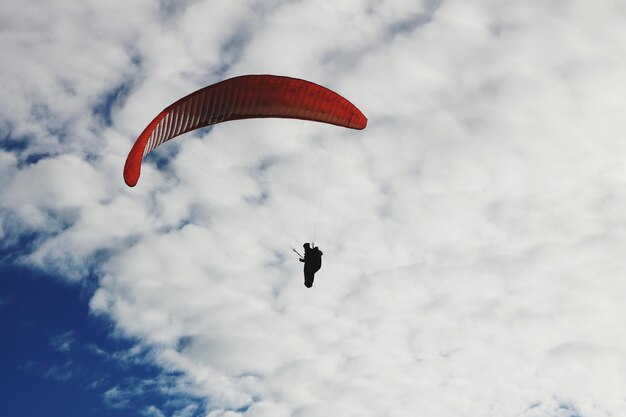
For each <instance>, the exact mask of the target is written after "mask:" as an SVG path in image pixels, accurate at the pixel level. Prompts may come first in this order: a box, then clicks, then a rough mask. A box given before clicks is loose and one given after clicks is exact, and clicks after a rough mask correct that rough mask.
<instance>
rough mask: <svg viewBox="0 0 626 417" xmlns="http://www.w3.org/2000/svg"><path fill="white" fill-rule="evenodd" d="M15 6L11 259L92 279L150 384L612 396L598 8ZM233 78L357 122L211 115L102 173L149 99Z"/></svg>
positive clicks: (544, 409)
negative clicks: (298, 250)
mask: <svg viewBox="0 0 626 417" xmlns="http://www.w3.org/2000/svg"><path fill="white" fill-rule="evenodd" d="M11 3H12V2H5V3H4V4H2V5H0V16H2V17H1V18H0V30H1V32H0V36H2V42H0V53H1V54H2V56H3V66H2V70H1V71H0V81H1V83H0V85H2V87H1V88H2V94H0V129H1V134H2V147H3V149H2V151H1V152H0V173H1V174H2V176H1V177H0V195H1V198H0V215H1V216H2V217H1V218H0V221H1V223H0V224H1V229H0V236H2V242H3V243H2V245H3V249H4V250H6V251H9V252H8V253H10V254H11V255H10V256H8V257H7V262H19V263H22V264H26V265H30V266H32V267H33V268H43V269H47V270H52V271H55V272H56V273H58V274H60V275H61V276H63V277H66V278H67V279H68V280H71V281H73V282H77V283H78V282H80V281H81V280H84V279H85V278H86V277H87V276H95V277H97V288H96V290H95V293H94V295H93V297H92V299H91V304H90V305H91V308H92V310H93V312H94V313H97V314H102V315H106V316H107V317H110V318H111V319H112V320H113V321H114V323H115V325H116V331H117V332H119V333H120V334H123V335H125V336H127V337H132V338H136V340H138V341H139V343H140V344H141V345H142V346H143V348H142V349H149V351H150V360H152V361H153V362H154V363H155V364H157V365H158V366H159V367H160V368H161V369H162V370H163V372H164V374H167V375H170V376H171V375H175V376H176V377H175V378H174V379H172V378H171V377H168V378H167V381H168V382H167V384H165V386H166V387H167V389H163V390H162V392H163V394H164V395H167V394H168V393H171V392H185V393H187V394H189V395H190V396H193V398H203V399H204V401H205V405H206V408H207V410H208V411H206V412H207V413H208V415H210V416H214V417H217V416H233V415H247V416H270V415H271V416H289V415H298V416H307V417H310V416H328V415H344V416H379V415H390V416H406V415H415V414H416V413H419V414H423V415H428V416H433V417H437V416H476V415H481V416H528V417H561V416H609V415H620V414H623V413H624V412H626V397H625V396H624V392H626V381H625V380H624V374H625V373H624V371H626V359H625V358H626V332H625V331H624V329H623V322H622V320H623V318H624V317H626V307H624V303H622V300H621V295H623V294H625V293H626V283H625V281H624V276H625V275H626V262H625V261H624V256H623V255H624V253H625V252H626V241H625V237H626V236H625V228H624V224H626V216H625V214H624V210H623V207H625V205H626V191H625V190H626V170H625V169H624V168H623V157H624V155H625V154H626V144H625V143H624V141H623V134H622V132H624V131H625V130H626V121H625V120H626V119H624V118H623V117H622V114H623V109H624V108H625V105H626V100H625V99H624V97H625V96H626V95H625V94H624V91H625V84H624V79H623V74H624V71H625V70H626V56H624V54H623V53H622V52H623V51H624V50H625V49H626V28H624V25H623V24H622V22H623V21H624V18H625V17H626V9H625V8H624V6H623V4H622V3H621V2H619V1H609V0H603V1H600V2H595V3H593V4H591V3H590V2H583V1H571V2H566V3H562V2H561V3H554V2H552V3H550V2H539V1H531V2H524V3H517V4H509V3H506V4H505V3H503V2H496V1H488V0H484V1H478V2H471V3H469V2H464V1H460V0H443V1H431V0H426V1H423V2H419V1H395V0H394V1H364V0H363V1H360V0H359V1H356V0H355V1H344V2H341V4H332V5H331V3H330V2H326V3H320V2H315V1H301V2H287V1H285V2H281V1H270V2H265V1H243V2H237V4H233V3H232V2H227V1H211V2H209V1H195V2H184V3H174V2H156V1H154V2H151V1H139V2H133V3H132V4H128V3H127V2H117V1H110V2H106V3H103V2H96V1H93V2H81V3H76V4H71V5H70V4H64V5H63V6H62V7H59V6H58V4H56V3H55V2H48V1H43V0H41V1H36V2H29V3H28V4H25V5H21V6H20V7H14V6H15V4H11ZM244 73H276V74H285V75H291V76H296V77H302V78H305V79H309V80H312V81H315V82H318V83H320V84H324V85H327V86H329V87H330V88H333V89H335V90H336V91H338V92H340V93H341V94H343V95H345V96H346V97H348V98H349V99H351V100H352V101H354V102H355V103H356V104H357V105H358V106H359V107H360V108H361V109H362V110H363V111H364V113H365V114H366V115H367V116H368V118H369V120H370V125H369V127H368V128H367V129H366V130H365V131H363V132H360V133H359V134H355V133H352V132H344V131H339V130H336V129H327V128H323V127H320V128H319V130H317V127H314V126H309V125H307V126H306V127H303V128H299V127H295V128H294V127H293V124H290V125H289V127H287V128H284V126H285V125H284V124H280V123H276V122H272V121H267V123H254V122H253V123H249V122H246V123H237V124H233V125H232V126H226V125H224V126H219V127H217V128H215V129H211V130H209V131H205V132H200V133H196V134H192V135H188V137H185V138H182V139H180V140H175V141H173V142H172V143H170V144H168V145H167V149H166V146H164V147H163V150H162V152H161V150H159V152H161V157H160V158H161V159H159V157H156V158H154V159H149V160H148V161H147V163H146V164H145V165H144V170H143V175H142V180H141V182H140V184H139V185H138V186H137V187H136V188H134V189H127V188H125V186H124V185H123V181H122V179H121V168H122V164H123V160H124V158H125V156H126V153H127V152H128V150H129V149H130V146H131V143H132V140H133V139H134V138H135V137H136V135H137V133H138V132H140V131H141V129H142V128H143V126H144V125H145V124H146V123H147V122H148V121H149V120H150V119H151V118H152V117H153V116H154V115H155V114H156V113H157V112H158V111H160V110H161V109H162V108H163V107H165V106H166V105H167V104H169V103H171V102H172V101H174V100H175V99H176V98H178V97H180V96H181V95H183V94H185V93H187V92H190V91H193V90H194V89H196V88H199V87H202V86H205V85H207V84H210V83H212V82H216V81H218V80H220V79H223V78H226V77H229V76H234V75H239V74H244ZM294 131H295V132H298V134H297V135H296V134H294V135H293V136H294V137H295V136H297V137H298V139H299V140H301V143H299V144H296V145H294V144H293V143H291V142H290V141H289V139H288V138H289V135H292V134H293V133H292V132H294ZM285 136H286V137H287V139H285ZM246 141H249V142H246ZM243 143H247V144H249V146H246V145H243ZM308 147H311V148H312V149H313V151H312V155H317V154H316V152H321V151H323V150H324V149H326V150H328V149H331V151H330V153H331V157H330V162H329V163H328V164H327V163H326V162H325V159H324V157H323V156H322V157H320V158H317V157H316V160H317V161H322V162H321V163H320V164H319V165H320V166H327V167H328V169H327V175H328V181H327V182H326V188H325V191H324V199H323V209H322V210H320V211H321V213H322V215H321V216H320V217H319V221H318V223H319V224H318V226H317V232H316V233H317V237H316V238H317V240H318V241H319V244H320V245H322V248H323V249H324V251H325V258H324V259H325V266H324V269H323V270H322V271H321V272H320V274H319V276H318V279H317V280H316V284H315V287H314V288H313V289H312V290H306V289H305V288H304V287H303V285H302V279H301V271H300V270H299V268H300V265H299V264H298V263H297V262H294V261H295V259H293V258H291V257H290V255H289V253H288V251H289V247H288V246H285V245H284V244H283V240H287V241H289V243H290V244H293V245H295V244H297V243H298V242H297V241H295V240H294V239H297V238H301V239H302V240H305V239H308V238H309V235H303V236H300V235H299V232H300V230H301V229H303V228H304V226H303V224H302V222H300V219H299V218H298V217H299V216H298V214H299V213H301V212H304V211H305V210H307V209H306V208H305V206H306V200H304V199H303V198H302V196H303V194H304V192H303V190H304V191H307V190H308V188H307V187H308V186H307V185H306V184H305V182H306V181H303V182H302V183H299V182H298V181H299V180H302V179H306V178H307V176H308V173H307V172H306V171H305V172H304V173H302V172H301V173H300V176H298V175H296V174H295V172H296V171H298V169H299V168H298V166H299V165H301V164H300V163H299V162H303V163H311V161H307V160H306V159H305V158H302V157H301V156H298V154H299V152H302V151H304V150H306V149H307V148H308ZM229 152H230V153H229ZM225 155H226V156H225ZM297 158H300V159H297ZM309 166H310V165H309ZM325 175H326V174H325ZM294 213H295V215H294ZM266 215H267V216H268V217H267V219H268V220H267V222H261V221H260V220H259V221H256V219H261V218H263V219H265V218H266V217H265V216H266ZM285 224H287V225H288V226H287V227H285ZM281 225H282V226H281ZM281 227H284V228H285V229H286V230H285V231H282V230H281V231H280V234H281V239H278V238H277V239H276V240H275V239H273V238H272V237H273V235H274V234H279V233H278V229H279V228H281ZM283 232H285V234H283ZM290 234H292V235H294V236H290ZM25 237H28V239H29V241H30V242H31V243H30V244H29V245H26V246H24V244H23V242H22V241H23V239H24V238H25ZM283 237H284V239H283ZM57 342H58V343H57V345H58V346H64V344H63V340H61V339H59V340H58V341H57ZM68 346H69V345H68ZM142 351H143V350H142ZM68 369H69V368H68ZM172 381H174V382H172ZM139 386H141V385H139ZM132 395H133V392H132V388H131V387H116V388H113V389H112V390H110V391H108V392H107V393H106V394H105V395H104V398H105V400H106V401H107V402H110V403H111V404H113V403H115V404H117V405H118V406H131V405H130V403H131V402H130V401H129V402H128V403H126V402H125V401H126V399H127V398H132ZM190 398H191V397H190ZM175 408H176V409H178V412H176V414H173V415H180V416H187V415H194V413H195V414H197V413H199V412H201V411H200V409H199V408H198V406H197V403H195V402H194V403H191V402H190V403H188V404H185V403H181V404H179V405H178V404H177V405H176V407H175ZM171 409H172V408H171V407H170V408H169V410H170V411H171ZM165 412H166V411H163V410H159V409H157V408H155V407H151V408H149V409H147V410H145V413H146V414H147V415H154V416H160V415H164V413H165Z"/></svg>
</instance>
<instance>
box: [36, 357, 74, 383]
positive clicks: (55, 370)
mask: <svg viewBox="0 0 626 417" xmlns="http://www.w3.org/2000/svg"><path fill="white" fill-rule="evenodd" d="M81 372H82V368H81V367H80V366H78V365H77V364H75V363H74V362H72V361H71V360H68V361H66V362H65V363H64V364H62V365H53V366H51V367H50V368H48V370H47V371H46V372H45V373H44V378H47V379H53V380H55V381H59V382H67V381H69V380H71V379H74V378H76V377H77V376H78V375H79V374H80V373H81Z"/></svg>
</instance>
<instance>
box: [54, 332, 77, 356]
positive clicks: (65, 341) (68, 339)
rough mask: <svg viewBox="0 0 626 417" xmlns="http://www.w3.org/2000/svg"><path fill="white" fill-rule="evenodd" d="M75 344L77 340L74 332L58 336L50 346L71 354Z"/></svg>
mask: <svg viewBox="0 0 626 417" xmlns="http://www.w3.org/2000/svg"><path fill="white" fill-rule="evenodd" d="M75 342H76V338H75V335H74V332H73V331H72V330H69V331H67V332H65V333H62V334H60V335H57V336H55V337H53V338H52V339H51V340H50V344H51V345H52V347H53V348H55V349H56V350H58V351H59V352H64V353H69V352H70V351H71V350H72V346H73V345H74V343H75Z"/></svg>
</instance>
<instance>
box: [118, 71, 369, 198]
mask: <svg viewBox="0 0 626 417" xmlns="http://www.w3.org/2000/svg"><path fill="white" fill-rule="evenodd" d="M263 117H276V118H286V119H301V120H311V121H316V122H322V123H329V124H333V125H337V126H342V127H347V128H351V129H359V130H360V129H364V128H365V126H367V118H366V117H365V116H364V115H363V113H361V111H360V110H359V109H358V108H356V106H354V105H353V104H352V103H350V102H349V101H348V100H346V99H345V98H343V97H342V96H340V95H339V94H337V93H335V92H334V91H332V90H329V89H328V88H325V87H322V86H320V85H317V84H314V83H312V82H309V81H305V80H301V79H298V78H290V77H282V76H276V75H244V76H240V77H235V78H230V79H228V80H224V81H221V82H219V83H217V84H213V85H210V86H208V87H204V88H202V89H200V90H198V91H196V92H194V93H191V94H189V95H188V96H186V97H183V98H181V99H180V100H178V101H177V102H175V103H173V104H171V105H170V106H168V107H167V108H165V109H164V110H163V111H162V112H161V113H159V115H158V116H157V117H155V118H154V120H152V122H150V124H149V125H148V126H147V127H146V128H145V129H144V131H143V132H142V133H141V135H139V137H138V138H137V141H136V142H135V144H134V145H133V147H132V149H131V151H130V153H129V154H128V158H126V164H125V166H124V181H125V182H126V184H127V185H128V186H129V187H133V186H135V185H136V184H137V181H139V175H140V170H141V161H142V159H143V157H144V156H146V155H147V154H148V153H150V152H151V151H152V150H153V149H155V148H156V147H157V146H159V145H161V144H162V143H164V142H166V141H168V140H170V139H172V138H175V137H176V136H179V135H182V134H183V133H186V132H189V131H192V130H195V129H199V128H202V127H206V126H210V125H213V124H216V123H221V122H225V121H229V120H237V119H252V118H263Z"/></svg>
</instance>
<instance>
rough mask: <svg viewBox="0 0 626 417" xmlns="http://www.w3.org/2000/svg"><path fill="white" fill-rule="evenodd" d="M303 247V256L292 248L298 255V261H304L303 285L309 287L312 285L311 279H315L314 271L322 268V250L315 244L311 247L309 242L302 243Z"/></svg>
mask: <svg viewBox="0 0 626 417" xmlns="http://www.w3.org/2000/svg"><path fill="white" fill-rule="evenodd" d="M302 247H303V248H304V256H303V255H300V254H299V253H298V251H296V250H295V249H294V250H293V251H294V252H296V253H297V254H298V255H299V256H300V262H304V286H305V287H307V288H311V287H312V286H313V280H314V279H315V273H316V272H317V271H319V270H320V269H321V268H322V255H323V253H322V251H321V250H320V249H319V248H318V247H317V246H315V245H313V247H311V244H310V243H305V244H304V245H302Z"/></svg>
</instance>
